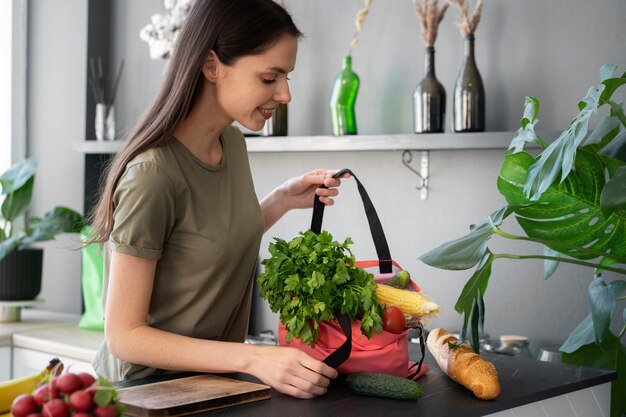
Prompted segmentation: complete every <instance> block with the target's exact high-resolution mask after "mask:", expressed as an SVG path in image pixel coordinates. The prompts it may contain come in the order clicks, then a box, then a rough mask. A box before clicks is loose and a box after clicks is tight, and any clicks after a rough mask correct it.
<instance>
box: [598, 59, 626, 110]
mask: <svg viewBox="0 0 626 417" xmlns="http://www.w3.org/2000/svg"><path fill="white" fill-rule="evenodd" d="M609 65H610V64H609ZM616 68H617V67H616V66H614V65H613V66H612V67H611V66H607V67H606V68H605V66H602V67H601V68H600V74H603V75H604V76H605V77H606V78H604V79H602V84H604V85H605V86H606V88H605V89H604V91H603V92H602V96H600V100H602V101H603V102H606V101H608V100H610V99H611V97H612V96H613V93H615V91H616V90H617V89H618V88H619V87H620V86H622V85H624V84H626V72H625V73H623V74H622V76H621V77H618V78H610V77H611V76H612V75H613V72H614V71H615V69H616ZM607 74H608V76H607ZM601 77H602V75H601Z"/></svg>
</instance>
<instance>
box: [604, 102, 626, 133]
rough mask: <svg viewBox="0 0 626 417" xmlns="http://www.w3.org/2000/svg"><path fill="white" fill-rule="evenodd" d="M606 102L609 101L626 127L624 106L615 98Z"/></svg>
mask: <svg viewBox="0 0 626 417" xmlns="http://www.w3.org/2000/svg"><path fill="white" fill-rule="evenodd" d="M606 102H607V103H608V105H609V106H611V110H613V112H614V113H615V116H617V118H618V119H619V121H620V122H622V124H623V125H624V127H626V115H624V112H623V111H622V108H621V107H620V106H619V105H618V104H617V103H616V102H614V101H613V100H607V101H606Z"/></svg>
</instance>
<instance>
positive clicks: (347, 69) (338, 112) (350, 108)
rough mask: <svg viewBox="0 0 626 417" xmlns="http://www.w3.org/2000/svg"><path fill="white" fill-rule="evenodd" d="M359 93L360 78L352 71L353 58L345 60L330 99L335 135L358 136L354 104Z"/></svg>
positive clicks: (348, 57) (331, 118)
mask: <svg viewBox="0 0 626 417" xmlns="http://www.w3.org/2000/svg"><path fill="white" fill-rule="evenodd" d="M358 92H359V76H358V75H357V74H356V73H355V72H354V71H352V57H351V56H350V55H347V56H345V57H344V58H343V65H342V69H341V72H340V73H339V75H337V78H336V79H335V83H334V85H333V92H332V96H331V98H330V120H331V124H332V130H333V135H335V136H343V135H356V134H357V129H356V116H355V113H354V104H355V103H356V96H357V94H358Z"/></svg>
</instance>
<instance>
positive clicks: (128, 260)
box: [104, 253, 337, 398]
mask: <svg viewBox="0 0 626 417" xmlns="http://www.w3.org/2000/svg"><path fill="white" fill-rule="evenodd" d="M156 262H157V261H155V260H146V259H142V258H137V257H134V256H130V255H125V254H120V253H113V254H112V257H111V268H110V273H109V285H108V292H107V302H106V310H105V322H104V323H105V338H106V343H107V347H108V349H109V351H110V352H111V353H112V354H113V355H115V356H116V357H118V358H120V359H122V360H125V361H128V362H132V363H137V364H143V365H147V366H151V367H156V368H161V369H168V370H176V371H195V372H213V373H228V372H244V373H248V374H251V375H253V376H255V377H257V378H259V379H260V380H261V381H263V382H264V383H266V384H268V385H270V386H272V387H273V388H275V389H276V390H278V391H280V392H282V393H285V394H288V395H291V396H294V397H298V398H313V397H315V396H317V395H321V394H324V393H325V392H326V387H328V384H329V383H330V378H335V377H336V376H337V372H336V371H335V370H334V369H332V368H330V367H328V366H327V365H325V364H324V363H323V362H320V361H318V360H316V359H313V358H312V357H310V356H308V355H307V354H305V353H304V352H302V351H300V350H297V349H293V348H286V347H277V346H259V345H248V344H244V343H232V342H219V341H212V340H203V339H195V338H191V337H186V336H181V335H177V334H174V333H169V332H166V331H162V330H159V329H155V328H153V327H150V326H148V325H147V323H146V322H147V317H148V307H149V304H150V297H151V293H152V286H153V282H154V273H155V269H156Z"/></svg>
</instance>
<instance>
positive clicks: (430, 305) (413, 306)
mask: <svg viewBox="0 0 626 417" xmlns="http://www.w3.org/2000/svg"><path fill="white" fill-rule="evenodd" d="M376 297H378V302H379V303H380V304H381V305H383V306H392V305H393V306H396V307H398V308H399V309H400V310H401V311H402V312H403V313H404V314H406V315H409V316H411V317H427V316H431V315H433V314H436V313H438V312H439V305H438V304H437V303H435V302H434V301H432V300H431V299H430V298H428V297H426V296H424V295H422V294H420V293H419V292H415V291H409V290H400V289H398V288H393V287H390V286H389V285H383V284H378V285H377V287H376Z"/></svg>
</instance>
